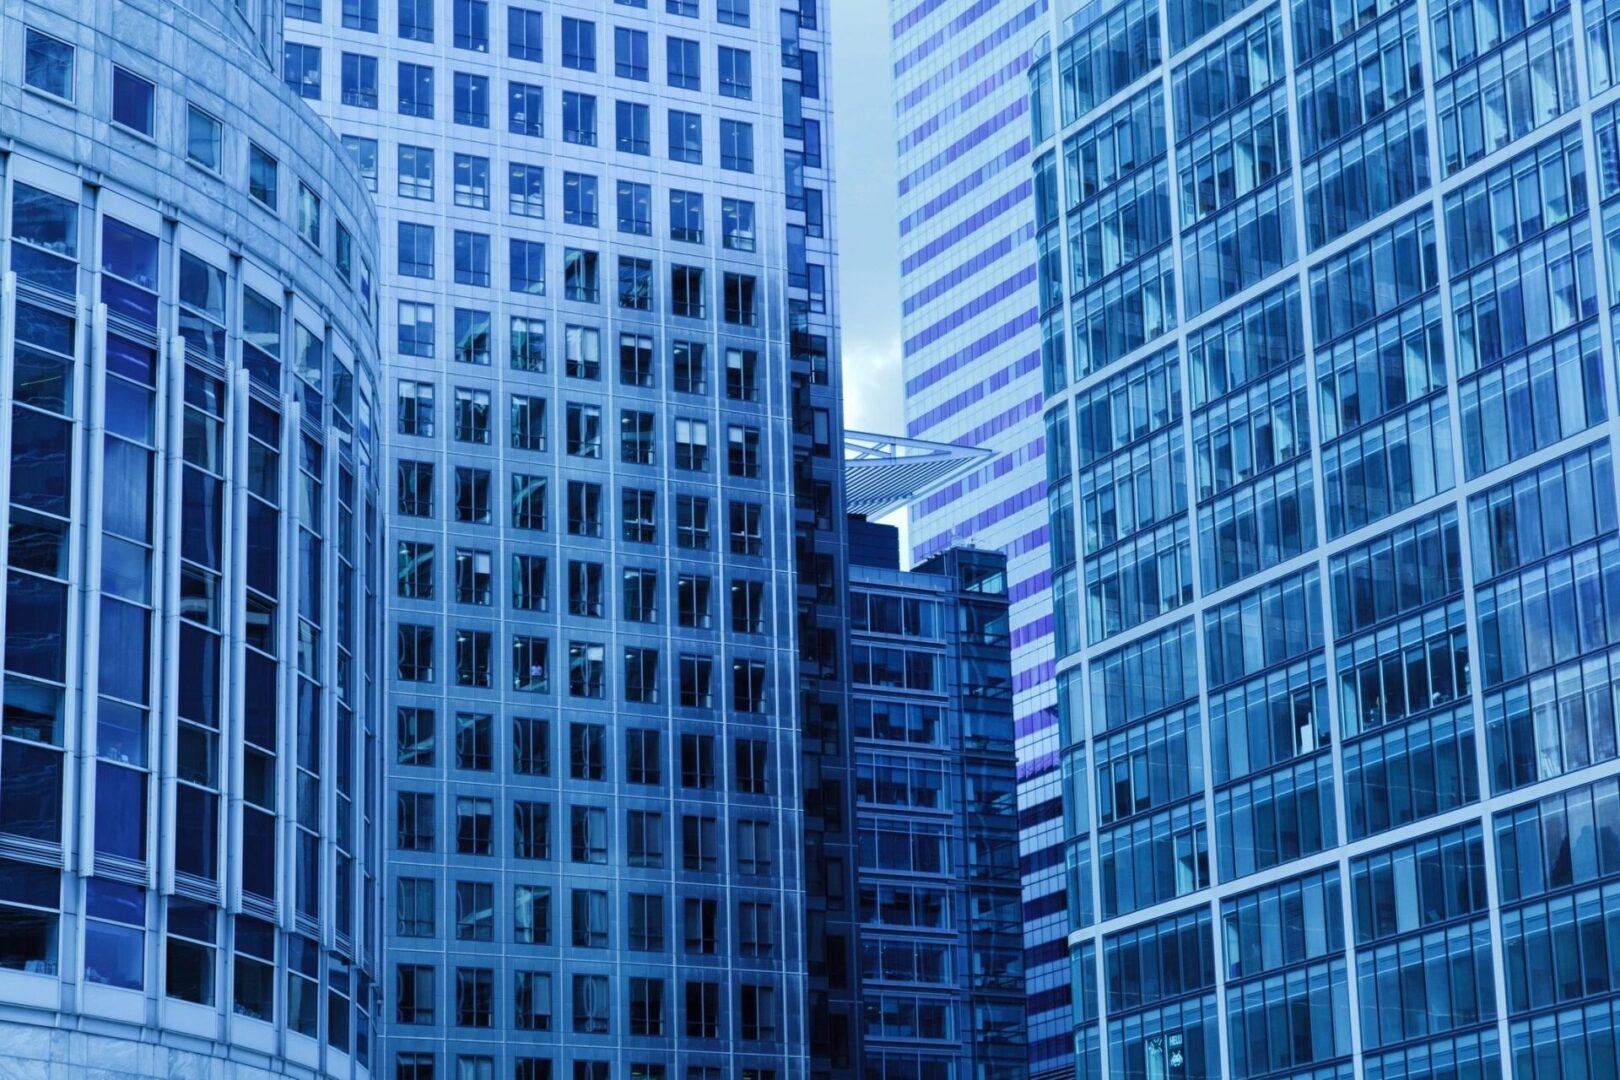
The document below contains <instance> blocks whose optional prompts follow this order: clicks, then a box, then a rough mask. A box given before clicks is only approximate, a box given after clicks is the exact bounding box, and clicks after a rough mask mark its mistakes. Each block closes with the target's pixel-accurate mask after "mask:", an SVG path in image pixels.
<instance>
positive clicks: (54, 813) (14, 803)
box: [0, 649, 62, 844]
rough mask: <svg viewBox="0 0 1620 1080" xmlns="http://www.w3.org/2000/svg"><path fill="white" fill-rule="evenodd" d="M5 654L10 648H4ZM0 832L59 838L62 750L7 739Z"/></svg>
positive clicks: (1, 765) (0, 765)
mask: <svg viewBox="0 0 1620 1080" xmlns="http://www.w3.org/2000/svg"><path fill="white" fill-rule="evenodd" d="M7 653H8V655H9V653H10V649H8V650H7ZM0 833H10V834H11V835H12V836H22V837H26V838H28V839H30V840H43V841H46V842H47V843H52V844H56V843H60V842H61V840H62V754H61V753H60V752H59V751H56V750H52V749H49V748H48V747H44V746H34V745H33V744H31V743H24V742H15V741H10V740H8V741H7V742H6V745H5V753H4V754H3V755H0Z"/></svg>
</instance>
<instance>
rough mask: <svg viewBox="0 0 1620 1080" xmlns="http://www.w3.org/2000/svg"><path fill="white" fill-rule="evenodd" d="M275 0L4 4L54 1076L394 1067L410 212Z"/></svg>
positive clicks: (8, 583)
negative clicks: (395, 366) (387, 1012)
mask: <svg viewBox="0 0 1620 1080" xmlns="http://www.w3.org/2000/svg"><path fill="white" fill-rule="evenodd" d="M244 10H245V11H247V12H248V14H251V15H253V16H254V17H253V18H252V19H251V20H250V19H249V18H248V17H247V15H244ZM273 15H274V10H273V9H269V8H260V7H257V6H248V7H246V8H244V6H243V5H228V4H225V3H222V2H215V0H188V2H186V3H184V4H177V3H172V2H169V0H102V2H98V3H94V4H80V3H67V2H60V0H37V2H36V0H23V2H18V3H8V4H7V5H6V6H5V8H4V10H3V11H0V43H3V45H4V55H3V56H0V73H3V80H0V129H3V130H4V131H5V133H6V140H5V149H4V153H3V154H0V207H3V208H4V210H3V215H0V220H3V221H4V223H5V228H4V235H3V239H0V248H3V249H4V250H3V252H0V255H3V258H4V263H3V265H4V279H3V280H4V284H3V302H0V326H3V327H4V330H3V334H0V370H3V372H4V385H5V387H6V390H7V394H6V403H5V409H4V411H3V413H0V445H4V446H6V447H7V448H8V451H9V453H10V458H9V467H8V468H7V469H6V471H5V478H6V479H5V482H4V490H5V498H4V499H3V500H0V504H3V506H4V513H5V515H6V531H5V537H6V540H5V542H4V548H3V550H4V558H5V563H6V578H5V590H4V612H5V614H4V620H5V621H4V640H5V651H4V656H3V666H4V711H3V716H0V1053H3V1054H4V1056H5V1059H6V1064H5V1066H4V1068H5V1070H6V1071H8V1072H12V1073H15V1074H16V1075H20V1076H47V1075H56V1076H68V1075H74V1076H82V1075H104V1076H108V1077H117V1078H126V1077H172V1076H203V1075H210V1076H218V1077H228V1078H242V1080H246V1078H248V1077H261V1076H265V1075H268V1074H269V1072H271V1071H273V1072H275V1073H277V1074H283V1075H285V1074H289V1073H293V1074H298V1075H308V1076H328V1077H365V1076H367V1075H369V1073H370V1070H371V1069H372V1067H373V1066H374V1065H375V1050H376V1037H375V1030H374V1029H375V1027H376V1021H377V1017H376V1016H375V1015H374V1013H373V1011H372V1006H373V997H374V994H373V978H374V965H375V964H376V962H377V958H378V952H379V947H380V940H379V937H380V935H379V933H378V926H377V920H376V912H377V910H378V906H377V902H376V897H377V875H378V872H379V865H378V863H379V844H378V841H377V826H378V824H379V822H378V820H377V814H378V812H379V809H380V800H379V798H378V790H377V787H376V784H377V775H376V770H374V769H371V768H367V767H366V763H367V762H369V761H370V760H371V759H372V755H373V754H374V752H375V747H376V745H377V739H378V737H379V736H380V734H381V730H380V727H379V723H378V709H377V702H378V697H379V692H380V688H379V687H378V685H377V683H376V681H375V679H374V678H373V677H372V676H373V673H374V672H375V671H376V669H377V666H378V654H379V650H380V633H379V631H380V626H381V620H380V618H379V615H378V607H377V604H378V596H377V589H378V586H379V584H380V567H379V565H378V559H377V548H378V538H379V530H380V528H381V521H380V511H379V507H378V505H377V504H378V499H379V495H380V490H381V485H380V484H379V480H378V473H379V469H380V464H381V462H380V459H379V456H378V447H377V432H376V430H375V428H374V425H373V417H374V415H375V411H376V406H377V398H376V393H377V363H378V358H377V353H376V346H375V340H376V339H375V330H374V327H373V320H374V317H375V310H374V309H375V300H374V280H373V276H372V267H373V265H374V260H375V252H376V247H377V243H376V239H377V222H376V215H375V212H374V211H373V209H372V207H371V204H370V199H369V198H368V196H367V195H366V193H365V191H364V190H363V188H362V186H361V181H360V177H359V175H358V174H357V172H356V171H355V170H354V168H353V167H352V166H351V165H350V163H349V161H348V159H347V156H346V155H345V153H344V151H343V148H342V147H341V146H340V145H339V143H338V141H337V139H336V138H335V137H333V136H332V135H331V134H330V132H328V131H327V129H326V127H325V126H324V125H323V124H321V123H320V122H319V120H317V119H316V118H315V117H314V116H313V115H312V114H311V113H309V112H308V111H307V110H305V109H303V108H302V107H301V106H300V105H299V103H298V102H297V100H296V99H295V98H294V97H293V96H292V95H291V94H289V93H288V92H287V91H286V88H285V87H284V86H282V84H281V81H280V79H279V78H278V77H277V76H278V67H279V62H280V43H279V36H278V34H277V32H276V19H275V18H274V17H273ZM260 16H262V18H261V17H260Z"/></svg>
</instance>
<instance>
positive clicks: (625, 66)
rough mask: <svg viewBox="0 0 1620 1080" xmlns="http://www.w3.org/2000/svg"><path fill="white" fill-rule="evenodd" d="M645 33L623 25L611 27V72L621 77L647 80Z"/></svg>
mask: <svg viewBox="0 0 1620 1080" xmlns="http://www.w3.org/2000/svg"><path fill="white" fill-rule="evenodd" d="M647 68H648V59H647V34H646V32H645V31H642V30H631V29H629V28H627V27H623V26H615V27H614V28H613V74H614V75H615V76H617V77H618V78H621V79H634V80H635V81H637V82H646V81H647Z"/></svg>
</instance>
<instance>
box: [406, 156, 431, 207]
mask: <svg viewBox="0 0 1620 1080" xmlns="http://www.w3.org/2000/svg"><path fill="white" fill-rule="evenodd" d="M399 197H400V198H402V199H432V198H433V150H432V149H431V148H430V147H426V146H411V145H409V144H407V143H401V144H400V145H399Z"/></svg>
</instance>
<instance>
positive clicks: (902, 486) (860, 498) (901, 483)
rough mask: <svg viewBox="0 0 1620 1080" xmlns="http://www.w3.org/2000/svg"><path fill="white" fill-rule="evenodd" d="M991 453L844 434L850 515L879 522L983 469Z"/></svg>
mask: <svg viewBox="0 0 1620 1080" xmlns="http://www.w3.org/2000/svg"><path fill="white" fill-rule="evenodd" d="M990 456H991V451H989V450H981V449H980V448H978V447H976V446H957V445H955V444H954V443H936V442H924V441H922V440H921V439H902V438H899V437H898V436H893V435H873V434H870V433H868V432H864V431H846V432H844V487H845V492H846V495H847V499H848V503H849V512H850V513H852V514H860V515H862V516H864V517H868V518H880V517H883V516H885V515H887V514H892V513H893V512H894V511H896V510H899V509H902V508H904V507H905V506H906V505H907V504H909V503H913V502H916V501H917V500H918V499H921V498H925V497H926V496H929V495H932V494H933V493H934V492H936V491H938V490H940V489H941V488H943V487H945V486H946V485H947V484H950V483H951V482H952V481H954V480H957V479H959V478H961V477H962V476H965V475H966V474H967V473H969V472H972V471H973V470H974V469H975V468H977V467H978V466H980V465H982V464H984V462H985V460H986V459H987V458H989V457H990Z"/></svg>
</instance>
